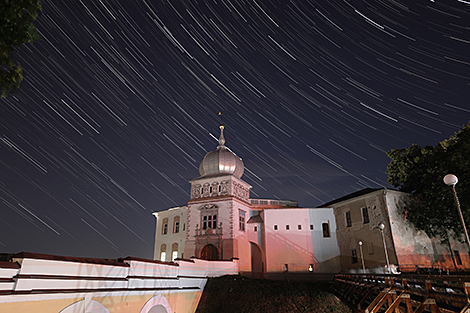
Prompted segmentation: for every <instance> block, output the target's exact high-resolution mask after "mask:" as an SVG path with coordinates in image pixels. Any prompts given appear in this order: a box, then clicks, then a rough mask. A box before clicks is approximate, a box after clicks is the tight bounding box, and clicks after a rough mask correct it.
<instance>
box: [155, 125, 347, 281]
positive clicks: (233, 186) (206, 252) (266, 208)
mask: <svg viewBox="0 0 470 313" xmlns="http://www.w3.org/2000/svg"><path fill="white" fill-rule="evenodd" d="M243 172H244V165H243V161H242V160H241V159H240V158H239V157H238V156H237V155H236V154H234V153H233V152H231V151H230V150H229V149H228V148H227V147H226V146H225V138H224V126H223V124H222V125H221V126H220V138H219V145H218V147H217V149H216V150H215V151H211V152H209V153H207V154H206V156H205V157H204V158H203V160H202V161H201V163H200V166H199V174H200V176H199V177H197V178H195V179H193V180H191V181H190V183H191V193H190V200H189V201H188V203H187V205H185V206H181V207H176V208H171V209H169V210H166V211H161V212H156V213H154V215H155V217H156V218H157V227H156V239H155V250H154V259H156V260H160V261H173V260H175V259H176V258H191V257H196V258H200V259H206V260H230V259H234V258H236V259H238V260H239V262H238V264H239V272H241V273H249V274H250V275H251V276H255V277H256V276H266V275H270V274H276V273H285V272H290V273H292V272H294V273H295V272H304V273H308V272H317V273H318V272H327V273H333V272H338V271H339V270H340V268H339V264H340V263H339V247H338V244H337V240H336V223H335V218H334V214H333V211H332V210H331V209H328V208H326V209H325V208H299V207H298V203H297V202H296V201H290V200H272V199H252V198H251V197H250V189H251V186H250V185H249V184H248V183H246V182H245V181H243V180H242V179H241V177H242V175H243Z"/></svg>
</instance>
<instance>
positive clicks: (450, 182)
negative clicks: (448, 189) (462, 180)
mask: <svg viewBox="0 0 470 313" xmlns="http://www.w3.org/2000/svg"><path fill="white" fill-rule="evenodd" d="M458 181H459V179H458V178H457V176H455V175H454V174H447V175H446V176H444V183H445V184H446V185H447V186H455V185H456V184H457V183H458Z"/></svg>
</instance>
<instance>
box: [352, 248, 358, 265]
mask: <svg viewBox="0 0 470 313" xmlns="http://www.w3.org/2000/svg"><path fill="white" fill-rule="evenodd" d="M351 256H352V263H353V264H354V263H357V251H356V249H351Z"/></svg>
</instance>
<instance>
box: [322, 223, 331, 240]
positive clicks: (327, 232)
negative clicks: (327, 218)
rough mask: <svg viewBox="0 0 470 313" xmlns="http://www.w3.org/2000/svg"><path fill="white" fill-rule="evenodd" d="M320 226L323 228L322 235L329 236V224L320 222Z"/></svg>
mask: <svg viewBox="0 0 470 313" xmlns="http://www.w3.org/2000/svg"><path fill="white" fill-rule="evenodd" d="M321 228H322V230H323V237H324V238H326V237H330V225H329V224H328V223H322V224H321Z"/></svg>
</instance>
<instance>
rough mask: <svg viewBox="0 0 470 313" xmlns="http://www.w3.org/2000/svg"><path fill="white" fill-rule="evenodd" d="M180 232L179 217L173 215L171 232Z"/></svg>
mask: <svg viewBox="0 0 470 313" xmlns="http://www.w3.org/2000/svg"><path fill="white" fill-rule="evenodd" d="M179 232H180V217H179V216H175V218H174V219H173V233H179Z"/></svg>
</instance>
